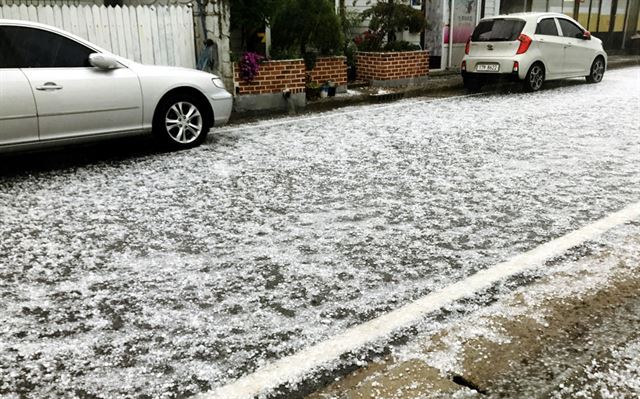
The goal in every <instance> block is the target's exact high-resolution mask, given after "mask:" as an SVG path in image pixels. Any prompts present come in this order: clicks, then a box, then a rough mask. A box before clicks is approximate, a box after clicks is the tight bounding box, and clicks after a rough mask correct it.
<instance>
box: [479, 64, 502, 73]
mask: <svg viewBox="0 0 640 399" xmlns="http://www.w3.org/2000/svg"><path fill="white" fill-rule="evenodd" d="M499 70H500V65H498V64H478V65H476V71H478V72H498V71H499Z"/></svg>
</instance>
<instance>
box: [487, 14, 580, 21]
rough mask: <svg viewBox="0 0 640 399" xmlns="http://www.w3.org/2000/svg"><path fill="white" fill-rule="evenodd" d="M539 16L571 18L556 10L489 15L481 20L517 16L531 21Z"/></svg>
mask: <svg viewBox="0 0 640 399" xmlns="http://www.w3.org/2000/svg"><path fill="white" fill-rule="evenodd" d="M540 17H564V18H569V19H571V17H569V16H568V15H566V14H561V13H557V12H518V13H513V14H501V15H493V16H491V17H485V18H483V20H488V19H501V18H506V19H509V18H517V19H524V20H525V21H531V20H537V19H538V18H540Z"/></svg>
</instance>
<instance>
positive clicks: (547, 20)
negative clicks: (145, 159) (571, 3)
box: [461, 13, 607, 91]
mask: <svg viewBox="0 0 640 399" xmlns="http://www.w3.org/2000/svg"><path fill="white" fill-rule="evenodd" d="M606 67H607V53H606V52H605V51H604V49H603V47H602V41H601V40H600V39H598V38H595V37H592V36H591V34H590V33H589V32H588V31H587V30H586V29H585V28H583V27H582V26H581V25H580V24H579V23H578V22H576V21H575V20H574V19H572V18H569V17H568V16H566V15H564V14H556V13H521V14H510V15H499V16H496V17H491V18H485V19H483V20H481V21H480V23H479V24H478V26H476V28H475V30H474V31H473V34H472V35H471V37H470V38H469V41H468V42H467V45H466V48H465V56H464V58H463V60H462V65H461V72H462V77H463V80H464V85H465V88H467V89H468V90H472V91H476V90H479V89H480V87H481V86H482V85H483V84H484V83H485V82H487V81H490V80H494V79H499V78H508V79H511V80H516V81H521V82H522V83H523V85H524V88H525V90H527V91H536V90H539V89H540V88H541V87H542V85H543V83H544V82H545V81H547V80H554V79H563V78H572V77H585V78H586V80H587V82H589V83H598V82H600V81H601V80H602V77H603V76H604V72H605V70H606Z"/></svg>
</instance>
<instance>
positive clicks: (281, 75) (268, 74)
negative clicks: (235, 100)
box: [233, 59, 305, 95]
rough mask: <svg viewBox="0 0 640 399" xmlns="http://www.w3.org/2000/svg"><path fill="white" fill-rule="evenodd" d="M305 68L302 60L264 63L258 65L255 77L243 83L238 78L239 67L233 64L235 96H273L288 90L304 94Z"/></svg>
mask: <svg viewBox="0 0 640 399" xmlns="http://www.w3.org/2000/svg"><path fill="white" fill-rule="evenodd" d="M304 78H305V68H304V61H303V60H301V59H300V60H281V61H265V62H263V63H262V64H260V69H259V71H258V74H257V75H256V77H255V78H254V79H253V80H252V81H250V82H245V81H244V80H242V79H241V78H240V66H239V65H238V64H234V78H233V79H234V81H235V85H236V94H239V95H243V94H275V93H282V91H283V90H285V89H289V91H290V92H291V93H292V94H293V93H304V84H305V82H304Z"/></svg>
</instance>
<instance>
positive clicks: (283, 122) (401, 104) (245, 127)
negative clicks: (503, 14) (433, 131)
mask: <svg viewBox="0 0 640 399" xmlns="http://www.w3.org/2000/svg"><path fill="white" fill-rule="evenodd" d="M486 94H487V93H473V94H464V95H461V96H451V97H444V98H430V99H428V100H414V101H397V102H394V103H392V104H385V105H379V106H376V107H372V106H371V104H367V103H363V104H354V105H352V106H349V107H358V106H364V105H368V106H369V107H367V108H364V107H363V109H358V110H353V109H352V110H351V111H343V112H332V111H327V112H322V113H320V114H319V115H314V116H299V117H287V118H284V119H282V120H277V121H271V122H269V121H267V122H256V123H248V124H246V125H240V126H237V127H227V128H220V129H214V130H212V132H213V133H215V134H223V133H235V132H240V131H243V130H252V129H263V128H269V127H274V126H282V125H288V124H293V123H295V122H305V121H312V120H317V119H324V118H332V117H334V116H341V115H352V114H354V113H358V112H364V111H370V110H371V109H372V108H373V109H374V110H379V109H389V108H397V107H406V106H408V105H413V104H419V103H432V102H439V101H448V100H452V99H457V98H466V97H475V96H481V95H486Z"/></svg>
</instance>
